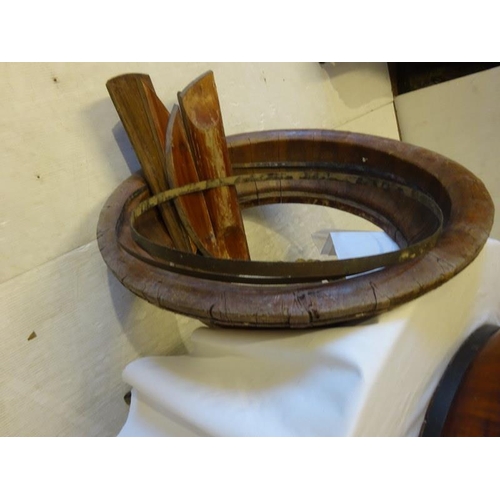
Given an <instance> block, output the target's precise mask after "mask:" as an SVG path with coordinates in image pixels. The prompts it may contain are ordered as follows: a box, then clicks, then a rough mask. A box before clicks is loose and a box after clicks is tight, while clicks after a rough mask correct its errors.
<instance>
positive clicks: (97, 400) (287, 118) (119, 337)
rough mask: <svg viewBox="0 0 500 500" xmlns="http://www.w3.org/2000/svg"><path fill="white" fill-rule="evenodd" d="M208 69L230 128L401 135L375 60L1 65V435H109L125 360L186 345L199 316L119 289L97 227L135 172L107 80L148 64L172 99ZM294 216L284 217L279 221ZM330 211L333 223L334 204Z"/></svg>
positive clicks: (120, 409)
mask: <svg viewBox="0 0 500 500" xmlns="http://www.w3.org/2000/svg"><path fill="white" fill-rule="evenodd" d="M207 69H213V70H214V72H215V77H216V82H217V85H218V90H219V95H220V100H221V107H222V111H223V116H224V123H225V127H226V133H227V134H232V133H237V132H243V131H250V130H263V129H273V128H342V129H346V130H353V131H359V132H365V133H372V134H376V135H385V136H388V137H392V138H398V130H397V125H396V120H395V115H394V108H393V104H392V93H391V89H390V82H389V78H388V74H387V68H386V66H385V64H383V63H380V64H378V63H370V64H348V63H338V64H335V65H333V64H327V65H325V66H324V67H321V66H320V65H319V64H317V63H283V64H271V63H267V64H262V63H241V64H240V63H238V64H229V63H189V64H181V63H155V64H145V63H127V64H125V63H120V64H114V63H113V64H104V63H99V64H97V63H96V64H90V63H86V64H63V63H46V64H1V65H0V144H1V148H0V164H1V165H2V173H3V181H2V182H1V183H0V198H1V200H2V204H1V208H0V317H1V318H2V322H1V324H0V344H1V345H2V349H1V350H0V435H81V436H93V435H116V434H117V433H118V431H119V430H120V428H121V426H122V425H123V422H124V421H125V418H126V414H127V407H126V405H125V403H124V402H123V395H124V394H125V393H126V392H127V390H128V387H127V386H126V385H125V384H124V383H123V382H122V381H121V372H122V370H123V368H124V367H125V366H126V364H127V363H128V362H130V361H131V360H133V359H135V358H137V357H139V356H144V355H151V354H167V353H169V354H172V353H175V352H178V351H180V350H182V349H183V339H185V338H187V337H188V336H189V333H190V332H191V331H192V330H193V329H194V328H195V327H196V326H197V325H198V323H197V322H196V321H194V320H191V319H188V318H184V317H181V316H178V315H175V314H172V313H169V312H167V311H162V310H159V309H157V308H155V307H153V306H151V305H149V304H147V303H145V302H144V301H142V300H140V299H138V298H136V297H135V296H133V295H132V294H130V293H129V292H128V291H127V290H126V289H124V288H123V287H122V286H121V285H120V284H119V283H118V282H117V281H116V280H115V279H114V277H113V276H112V275H111V274H110V273H109V272H108V271H107V269H106V266H105V265H104V263H103V261H102V259H101V257H100V254H99V251H98V249H97V245H96V242H95V230H96V224H97V218H98V215H99V212H100V209H101V207H102V205H103V204H104V201H105V200H106V198H107V197H108V196H109V194H110V193H111V192H112V191H113V189H114V188H115V187H116V186H117V185H118V184H119V183H120V182H121V181H122V180H123V179H125V178H126V177H128V175H130V172H131V171H134V170H137V169H138V163H137V160H136V158H135V156H134V153H133V151H132V149H131V146H130V144H129V142H128V139H127V137H126V134H125V133H124V131H123V128H122V126H121V124H120V123H119V120H118V117H117V115H116V112H115V110H114V108H113V105H112V103H111V101H110V99H109V97H108V94H107V91H106V88H105V83H106V80H108V79H109V78H111V77H113V76H116V75H118V74H120V73H125V72H144V73H149V74H150V75H151V77H152V80H153V82H154V84H155V87H156V90H157V92H158V94H159V96H160V97H161V98H162V99H163V100H164V102H165V104H167V106H168V107H171V106H172V104H173V102H174V100H175V96H176V92H177V91H178V90H181V89H182V88H183V87H184V86H185V85H187V84H188V83H189V82H190V81H191V80H192V79H193V78H195V77H196V76H198V75H199V74H201V73H202V72H204V71H206V70H207ZM292 213H293V214H294V215H292ZM313 213H314V214H316V212H314V210H312V209H311V210H310V211H308V209H307V208H305V212H304V216H307V214H309V215H311V214H313ZM311 216H312V215H311ZM322 216H323V215H322ZM287 217H288V220H287ZM291 217H296V212H294V211H290V213H287V212H286V211H285V212H282V213H281V219H280V220H281V221H282V223H283V225H282V227H285V226H286V225H287V224H288V223H289V220H290V218H291ZM314 217H315V218H317V215H314ZM324 217H325V222H324V223H325V224H338V220H339V215H338V214H334V212H333V211H331V212H328V214H327V215H325V216H324ZM255 220H256V219H255V214H254V216H253V221H252V220H250V219H248V218H247V219H246V224H247V225H248V226H249V230H250V231H251V233H252V241H256V242H257V243H256V244H258V241H259V237H260V238H263V236H262V235H261V236H259V233H258V231H259V226H261V225H262V224H263V223H265V217H261V218H260V219H258V220H257V223H255ZM252 224H253V226H252ZM288 225H289V224H288ZM306 226H307V225H306ZM306 229H307V227H306ZM275 231H276V232H279V231H280V228H279V227H277V228H275ZM308 236H310V235H308Z"/></svg>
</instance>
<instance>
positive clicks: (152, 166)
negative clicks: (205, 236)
mask: <svg viewBox="0 0 500 500" xmlns="http://www.w3.org/2000/svg"><path fill="white" fill-rule="evenodd" d="M106 87H107V89H108V91H109V95H110V96H111V99H112V101H113V104H114V105H115V108H116V110H117V112H118V115H119V117H120V120H121V121H122V123H123V126H124V127H125V130H126V131H127V134H128V136H129V138H130V142H131V143H132V146H133V147H134V150H135V152H136V154H137V158H138V159H139V163H140V164H141V167H142V170H143V171H144V175H145V178H146V180H147V182H148V184H149V187H150V188H151V191H152V192H153V193H155V194H156V193H160V192H162V191H165V190H167V189H168V183H167V179H166V175H165V134H166V128H167V122H168V118H169V113H168V111H167V109H166V108H165V106H163V104H162V103H161V101H160V100H159V99H158V97H157V96H156V93H155V91H154V87H153V83H152V82H151V78H150V77H149V76H148V75H142V74H125V75H120V76H117V77H115V78H112V79H111V80H108V82H107V83H106ZM160 212H161V214H162V217H163V221H164V222H165V225H166V227H167V230H168V234H169V236H170V238H171V240H172V244H171V246H175V247H176V248H178V249H180V250H183V251H185V252H192V246H191V243H190V240H189V237H188V235H187V233H186V231H185V230H184V227H183V225H182V223H181V221H180V220H179V216H178V214H177V212H176V210H175V207H174V205H173V203H165V204H163V205H162V206H161V207H160Z"/></svg>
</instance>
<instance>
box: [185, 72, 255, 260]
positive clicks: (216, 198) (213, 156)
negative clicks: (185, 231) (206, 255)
mask: <svg viewBox="0 0 500 500" xmlns="http://www.w3.org/2000/svg"><path fill="white" fill-rule="evenodd" d="M178 98H179V104H180V108H181V113H182V117H183V120H184V123H185V127H186V131H187V136H188V139H189V142H190V144H191V150H192V153H193V157H194V161H195V164H196V169H197V171H198V176H199V178H200V180H207V179H217V178H219V177H228V176H230V175H232V168H231V162H230V159H229V152H228V149H227V144H226V136H225V133H224V126H223V123H222V114H221V110H220V104H219V98H218V95H217V89H216V87H215V80H214V75H213V72H211V71H209V72H207V73H205V74H204V75H202V76H200V77H199V78H198V79H196V80H195V81H194V82H192V83H191V84H190V85H188V87H186V88H185V89H184V90H183V91H182V92H180V93H179V95H178ZM204 196H205V199H206V203H207V206H208V211H209V213H210V219H211V221H212V225H213V228H214V231H215V236H216V238H217V242H218V247H219V256H220V257H225V258H230V259H239V260H248V259H250V253H249V250H248V244H247V241H246V236H245V228H244V226H243V220H242V218H241V212H240V208H239V204H238V197H237V194H236V189H235V188H234V187H221V188H217V189H210V190H208V191H206V192H205V194H204Z"/></svg>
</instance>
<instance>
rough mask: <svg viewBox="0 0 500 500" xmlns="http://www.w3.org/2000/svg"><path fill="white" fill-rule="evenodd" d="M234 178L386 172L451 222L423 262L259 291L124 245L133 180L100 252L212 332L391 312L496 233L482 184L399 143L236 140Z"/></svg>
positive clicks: (342, 136)
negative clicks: (335, 170) (158, 262)
mask: <svg viewBox="0 0 500 500" xmlns="http://www.w3.org/2000/svg"><path fill="white" fill-rule="evenodd" d="M228 146H229V151H230V154H231V161H232V163H233V166H234V167H235V170H236V171H238V169H240V168H243V167H245V164H246V163H248V164H251V163H252V162H257V163H258V162H259V161H261V162H266V161H278V162H279V161H285V160H286V161H292V162H293V161H338V162H340V163H355V164H365V165H366V168H379V169H380V168H382V169H383V170H384V172H385V174H386V175H391V176H394V177H395V178H400V179H404V180H407V181H408V182H411V183H414V184H416V185H417V187H418V188H420V189H422V190H423V191H425V192H427V193H430V194H431V195H432V196H433V197H434V198H436V197H438V198H441V200H440V201H441V205H442V206H445V205H446V211H447V214H446V223H445V227H444V228H443V232H442V234H441V236H440V238H439V239H438V241H437V243H436V246H435V247H434V248H433V249H432V250H431V251H429V252H428V253H426V254H425V255H424V256H422V257H420V258H418V259H415V260H412V261H409V262H406V263H403V264H399V265H395V266H391V267H387V268H384V269H382V270H380V271H376V272H373V273H370V274H366V275H360V276H355V277H353V278H351V279H348V280H338V281H333V282H329V283H309V284H290V285H286V286H283V285H281V286H280V285H265V286H262V285H251V284H238V283H226V282H217V281H213V280H205V279H201V278H196V277H192V276H186V275H181V274H177V273H172V272H170V271H167V270H164V269H161V268H158V267H156V266H154V265H151V264H147V263H144V262H141V261H139V260H138V259H136V258H134V257H133V256H131V255H130V254H129V253H127V252H126V251H125V250H124V249H123V248H122V247H121V246H120V244H119V242H118V240H117V236H116V227H117V223H118V221H119V220H121V217H122V211H123V206H124V203H125V202H126V201H127V200H128V199H129V198H130V196H131V195H132V194H133V193H136V192H138V191H139V190H141V189H143V190H144V189H145V182H144V181H143V180H141V179H140V178H139V177H137V176H131V177H130V178H129V179H127V180H125V181H124V182H123V183H122V184H121V185H120V186H118V188H117V189H116V190H115V191H114V192H113V194H112V195H111V196H110V198H109V199H108V201H107V202H106V204H105V205H104V207H103V209H102V211H101V215H100V218H99V222H98V231H97V235H98V244H99V249H100V251H101V254H102V256H103V258H104V260H105V262H106V264H107V265H108V267H109V268H110V270H111V271H112V272H113V274H114V275H115V276H116V277H117V278H118V279H119V280H120V281H121V282H122V283H123V285H124V286H126V287H127V288H128V289H129V290H131V291H132V292H133V293H135V294H137V295H138V296H140V297H142V298H144V299H145V300H147V301H149V302H151V303H153V304H155V305H157V306H159V307H161V308H164V309H168V310H171V311H174V312H177V313H180V314H185V315H187V316H191V317H194V318H197V319H199V320H201V321H203V322H205V323H210V324H216V325H220V326H228V327H246V328H269V329H271V328H311V327H320V326H326V325H331V324H335V323H338V322H345V321H350V320H355V319H360V318H365V317H369V316H373V315H376V314H380V313H382V312H384V311H388V310H389V309H392V308H393V307H395V306H397V305H400V304H403V303H405V302H408V301H409V300H412V299H414V298H416V297H418V296H420V295H422V294H424V293H426V292H428V291H430V290H432V289H434V288H436V287H438V286H440V285H441V284H443V283H445V282H446V281H448V280H450V279H451V278H452V277H453V276H455V275H456V274H458V273H459V272H460V271H461V270H463V269H464V268H465V267H466V266H467V265H468V264H470V262H472V261H473V260H474V259H475V257H476V256H477V255H478V253H479V252H480V250H481V249H482V247H483V246H484V244H485V243H486V240H487V238H488V236H489V232H490V230H491V227H492V224H493V214H494V206H493V202H492V200H491V197H490V196H489V194H488V191H487V190H486V188H485V186H484V185H483V183H482V182H481V181H480V180H479V179H478V178H477V177H475V176H474V175H473V174H472V173H471V172H469V171H468V170H466V169H465V168H464V167H462V166H461V165H459V164H458V163H456V162H454V161H452V160H450V159H448V158H445V157H443V156H441V155H439V154H437V153H433V152H431V151H428V150H425V149H423V148H420V147H417V146H413V145H409V144H405V143H402V142H399V141H395V140H391V139H385V138H380V137H375V136H369V135H364V134H354V133H349V132H337V131H330V130H280V131H267V132H253V133H247V134H240V135H237V136H232V137H228Z"/></svg>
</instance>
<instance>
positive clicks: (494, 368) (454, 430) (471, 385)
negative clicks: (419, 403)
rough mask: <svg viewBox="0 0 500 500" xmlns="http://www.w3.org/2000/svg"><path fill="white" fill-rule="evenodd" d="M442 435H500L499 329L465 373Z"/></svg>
mask: <svg viewBox="0 0 500 500" xmlns="http://www.w3.org/2000/svg"><path fill="white" fill-rule="evenodd" d="M441 435H442V436H476V437H477V436H490V437H491V436H496V437H499V436H500V330H499V331H497V333H496V334H494V335H493V336H492V337H491V338H490V339H489V341H488V342H487V343H486V345H485V346H484V347H483V349H481V350H480V351H479V353H478V354H477V355H476V357H475V358H474V360H473V361H472V363H471V365H470V366H469V368H468V370H467V372H466V373H465V375H464V377H463V379H462V382H461V384H460V387H459V388H458V391H457V393H456V395H455V398H454V400H453V403H452V404H451V407H450V410H449V412H448V417H447V419H446V423H445V425H444V427H443V431H442V434H441Z"/></svg>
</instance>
